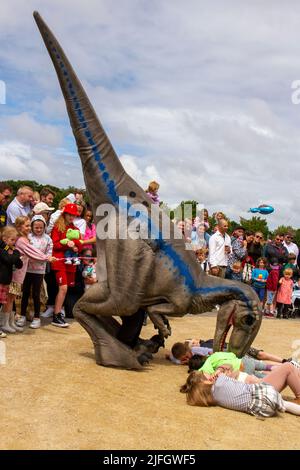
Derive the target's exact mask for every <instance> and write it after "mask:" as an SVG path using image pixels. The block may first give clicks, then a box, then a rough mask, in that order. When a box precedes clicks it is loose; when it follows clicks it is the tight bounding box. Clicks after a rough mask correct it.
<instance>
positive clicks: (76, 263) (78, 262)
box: [73, 258, 81, 266]
mask: <svg viewBox="0 0 300 470" xmlns="http://www.w3.org/2000/svg"><path fill="white" fill-rule="evenodd" d="M73 264H74V266H79V265H80V264H81V263H80V259H79V258H73Z"/></svg>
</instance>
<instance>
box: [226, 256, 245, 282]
mask: <svg viewBox="0 0 300 470" xmlns="http://www.w3.org/2000/svg"><path fill="white" fill-rule="evenodd" d="M225 278H226V279H231V280H232V281H240V282H242V280H243V276H242V263H241V261H234V263H233V264H232V266H231V268H230V267H228V269H227V270H226V275H225Z"/></svg>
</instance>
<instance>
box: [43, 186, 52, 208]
mask: <svg viewBox="0 0 300 470" xmlns="http://www.w3.org/2000/svg"><path fill="white" fill-rule="evenodd" d="M40 196H41V202H44V203H45V204H47V205H48V206H49V207H51V206H52V205H53V201H54V198H55V193H54V192H53V191H52V190H51V189H50V188H43V189H42V191H41V192H40Z"/></svg>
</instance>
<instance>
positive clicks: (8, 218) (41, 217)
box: [0, 183, 96, 337]
mask: <svg viewBox="0 0 300 470" xmlns="http://www.w3.org/2000/svg"><path fill="white" fill-rule="evenodd" d="M83 196H84V192H83V191H81V190H78V191H76V192H75V193H74V194H69V195H68V196H67V197H66V198H64V199H62V200H61V201H60V203H59V205H58V209H57V210H55V208H54V207H52V206H53V201H54V197H55V194H54V192H53V191H52V190H51V189H49V188H47V187H45V188H43V189H42V191H41V192H40V193H37V192H34V191H33V190H32V188H30V187H28V186H23V187H21V188H19V189H18V191H17V194H16V196H15V197H14V198H13V199H12V189H11V188H10V187H9V185H7V184H6V183H0V223H1V225H0V228H1V241H0V305H1V306H2V309H1V323H0V328H1V330H0V331H1V332H0V336H1V337H5V336H6V334H7V333H10V334H11V333H15V332H16V331H19V332H21V331H23V328H24V326H25V324H26V320H27V318H30V317H31V318H30V320H31V321H30V328H33V329H37V328H39V327H40V326H41V320H40V316H41V315H43V316H45V317H49V316H52V325H54V326H57V327H61V328H66V327H68V326H69V323H68V322H66V320H65V312H64V303H65V301H66V298H67V292H68V289H69V291H70V290H71V289H72V288H74V287H75V286H76V282H79V284H80V288H79V289H78V288H76V289H75V290H76V292H77V294H79V295H82V294H83V292H84V290H86V289H88V288H89V287H90V286H91V285H92V284H93V283H95V282H96V268H95V262H96V251H95V244H96V227H95V225H94V224H93V214H92V211H91V209H90V207H88V206H87V205H86V204H85V202H84V198H83ZM11 199H12V200H11ZM10 200H11V202H10ZM78 279H79V280H78ZM76 287H78V286H76ZM46 301H47V308H46V310H45V311H44V312H41V304H42V305H43V304H45V302H46ZM31 302H32V303H33V306H32V308H33V311H32V312H28V306H29V305H30V303H31ZM65 306H66V305H65ZM18 308H19V312H18V314H17V315H16V309H17V310H18ZM69 310H70V309H69Z"/></svg>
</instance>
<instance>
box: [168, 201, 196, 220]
mask: <svg viewBox="0 0 300 470" xmlns="http://www.w3.org/2000/svg"><path fill="white" fill-rule="evenodd" d="M197 204H198V202H197V201H181V203H180V204H179V205H178V206H177V207H176V208H175V209H174V211H173V213H174V217H175V219H177V220H183V219H184V218H189V219H190V218H192V219H194V218H195V217H196V215H197Z"/></svg>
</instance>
